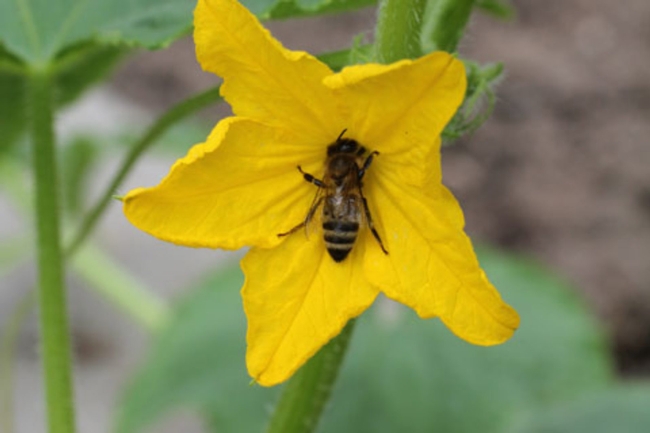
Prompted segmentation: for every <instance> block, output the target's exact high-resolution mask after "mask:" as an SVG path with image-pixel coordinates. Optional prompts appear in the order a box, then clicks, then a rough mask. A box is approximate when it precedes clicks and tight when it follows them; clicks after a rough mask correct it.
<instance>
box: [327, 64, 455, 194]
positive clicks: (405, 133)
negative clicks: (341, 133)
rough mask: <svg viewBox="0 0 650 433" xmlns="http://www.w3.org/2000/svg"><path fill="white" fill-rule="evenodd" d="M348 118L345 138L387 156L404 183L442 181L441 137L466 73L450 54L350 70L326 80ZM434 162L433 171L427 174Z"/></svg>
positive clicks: (384, 156) (387, 159) (453, 110)
mask: <svg viewBox="0 0 650 433" xmlns="http://www.w3.org/2000/svg"><path fill="white" fill-rule="evenodd" d="M324 83H325V84H326V85H327V86H329V87H331V88H332V89H333V90H334V92H335V94H336V96H337V97H338V98H339V101H341V103H342V104H344V106H343V107H341V110H342V111H343V112H345V113H346V120H347V123H346V127H347V128H348V132H347V133H346V135H347V136H349V137H351V138H355V139H356V140H357V141H359V142H360V143H361V144H362V145H364V146H365V147H366V148H368V149H371V150H376V151H379V152H380V153H381V155H382V156H383V157H382V158H381V159H382V160H383V163H384V164H392V170H393V171H400V172H401V174H402V177H403V179H402V181H403V182H407V183H410V184H413V185H419V186H421V185H424V184H425V183H427V182H428V181H430V180H431V179H438V181H440V178H441V174H440V169H439V155H438V152H439V147H440V141H439V136H440V133H441V132H442V130H443V128H444V127H445V125H446V124H447V122H448V121H449V120H450V119H451V117H452V116H453V115H454V113H455V112H456V110H457V109H458V107H459V106H460V104H461V103H462V101H463V97H464V96H465V88H466V78H465V68H464V66H463V64H462V62H460V61H459V60H457V59H455V58H453V57H452V56H450V55H449V54H447V53H443V52H436V53H431V54H428V55H426V56H424V57H422V58H419V59H417V60H402V61H399V62H396V63H393V64H390V65H377V64H367V65H359V66H351V67H348V68H345V69H343V70H342V71H341V72H340V73H338V74H334V75H331V76H329V77H327V78H326V79H325V81H324ZM429 161H433V162H434V163H435V164H433V168H431V167H427V169H426V170H425V169H424V164H425V162H427V163H428V162H429Z"/></svg>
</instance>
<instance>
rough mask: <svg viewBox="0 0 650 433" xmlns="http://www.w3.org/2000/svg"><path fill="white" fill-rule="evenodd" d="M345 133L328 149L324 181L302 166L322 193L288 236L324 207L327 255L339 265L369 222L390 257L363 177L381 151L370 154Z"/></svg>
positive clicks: (303, 173) (376, 237)
mask: <svg viewBox="0 0 650 433" xmlns="http://www.w3.org/2000/svg"><path fill="white" fill-rule="evenodd" d="M345 131H346V130H343V132H341V134H340V135H339V137H338V138H337V139H336V141H335V142H334V143H332V144H331V145H329V146H328V147H327V160H326V162H325V174H324V176H323V179H322V180H321V179H317V178H316V177H314V176H313V175H311V174H309V173H305V172H304V171H303V170H302V168H301V167H300V166H298V171H300V173H301V174H302V176H303V178H304V179H305V180H306V181H307V182H309V183H312V184H314V185H316V186H317V187H318V192H317V193H316V196H315V197H314V201H313V202H312V205H311V207H310V209H309V212H308V213H307V216H306V218H305V220H304V221H303V222H301V223H300V224H298V225H297V226H295V227H294V228H292V229H291V230H289V231H288V232H286V233H280V234H278V236H286V235H289V234H291V233H293V232H295V231H296V230H298V229H300V228H302V227H306V226H308V225H309V222H310V221H311V220H312V218H313V217H314V215H315V213H316V211H317V210H318V209H319V208H320V207H321V205H322V208H323V210H322V223H323V237H324V239H325V246H326V247H327V252H328V253H329V255H330V256H331V257H332V259H334V261H335V262H337V263H338V262H342V261H343V260H345V258H346V257H347V256H348V254H350V251H352V247H353V246H354V243H355V241H356V239H357V235H358V233H359V228H360V227H361V225H362V224H363V222H364V221H363V218H364V216H365V222H366V224H367V225H368V228H369V229H370V231H371V232H372V235H373V236H374V237H375V239H376V240H377V242H378V243H379V246H380V247H381V250H382V251H383V252H384V254H388V251H386V248H384V244H383V243H382V241H381V238H380V237H379V233H377V230H376V229H375V227H374V225H373V223H372V217H371V216H370V209H368V202H367V201H366V198H365V197H364V196H363V189H362V186H363V182H362V180H363V176H364V174H365V173H366V171H367V170H368V168H369V167H370V164H371V163H372V160H373V158H374V157H375V156H377V155H379V152H377V151H373V152H370V154H368V155H367V156H365V158H364V155H366V154H367V153H368V151H367V150H366V148H365V147H363V146H361V145H360V144H359V143H358V142H357V141H356V140H353V139H350V138H343V134H345Z"/></svg>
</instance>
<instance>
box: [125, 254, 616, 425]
mask: <svg viewBox="0 0 650 433" xmlns="http://www.w3.org/2000/svg"><path fill="white" fill-rule="evenodd" d="M479 255H480V259H481V263H482V265H483V267H484V268H485V270H486V272H487V273H488V274H489V275H490V278H491V279H492V280H493V282H494V283H495V285H497V287H499V289H500V291H501V293H502V294H503V296H504V297H505V299H507V300H508V301H509V302H511V303H512V305H514V307H515V308H517V310H518V311H519V313H520V314H521V316H522V318H523V320H522V326H521V329H520V330H518V331H517V333H516V335H515V337H514V338H513V339H512V340H511V341H510V342H508V343H506V344H504V345H501V346H497V347H490V348H485V347H478V346H472V345H470V344H467V343H465V342H463V341H461V340H459V339H458V338H456V337H455V336H453V335H451V333H450V332H449V331H448V330H447V329H446V328H445V327H444V326H443V325H442V324H441V323H440V322H439V321H438V320H427V321H424V320H420V319H418V318H417V317H416V316H415V315H414V314H413V313H412V312H410V311H409V310H406V309H405V308H403V307H401V306H398V305H396V304H392V303H386V302H385V301H380V302H379V303H378V305H375V307H373V309H372V310H371V311H369V312H368V313H366V314H364V315H363V316H362V317H361V318H360V319H359V323H358V324H357V329H356V330H355V334H354V336H353V341H352V344H351V349H350V352H349V353H348V358H347V360H346V362H345V364H344V367H343V371H342V375H341V378H340V379H339V383H338V385H337V387H336V389H335V391H334V395H333V398H332V402H331V405H330V407H329V410H328V411H327V412H326V415H325V418H324V422H323V424H322V425H321V429H320V430H319V431H322V432H328V433H329V432H337V433H338V432H340V433H345V432H355V433H357V432H360V433H364V432H368V433H370V432H372V433H384V432H385V433H394V432H396V431H407V432H409V433H419V432H422V433H424V432H431V431H443V432H446V433H475V432H477V431H481V432H486V433H490V432H494V433H501V432H503V431H504V430H505V429H506V428H507V427H508V426H509V424H510V422H511V421H512V420H513V419H514V418H515V417H516V416H517V415H519V414H523V413H529V412H533V413H534V412H535V410H538V409H541V408H543V407H545V406H546V405H548V404H551V403H554V402H561V401H568V400H571V399H573V398H577V397H580V396H581V395H583V394H585V393H589V392H593V391H596V390H602V389H607V387H609V386H611V384H612V383H613V379H612V366H611V360H610V358H609V355H608V349H607V347H606V346H605V344H604V341H603V338H602V334H601V331H600V329H599V328H598V326H597V324H596V323H595V321H594V320H593V318H592V317H591V316H590V315H589V313H588V312H587V310H586V308H585V306H584V305H583V303H582V301H581V300H580V299H579V298H578V297H577V296H576V295H575V293H574V292H573V290H572V289H571V288H570V287H568V286H567V285H566V284H564V283H563V282H562V281H560V280H558V279H557V278H555V277H553V276H552V275H550V274H549V273H548V272H547V271H545V270H543V269H541V268H539V267H538V266H536V265H535V264H532V263H530V262H529V261H527V260H523V259H521V258H518V257H515V256H512V255H507V254H503V253H500V252H497V251H495V250H492V249H482V250H481V251H480V254H479ZM242 280H243V278H242V276H241V274H240V271H239V270H238V269H236V267H232V268H230V269H228V270H227V271H225V272H219V273H217V274H215V275H213V276H212V277H210V278H208V279H207V280H206V281H204V282H203V283H202V284H199V286H197V287H196V288H195V289H194V290H193V291H192V293H191V294H190V295H189V296H188V298H187V299H186V300H185V301H184V302H182V303H181V304H180V306H179V308H178V311H177V314H176V317H175V319H174V320H172V321H171V322H170V323H169V325H168V327H167V328H166V330H164V331H163V332H162V333H161V335H160V336H159V338H158V339H157V341H156V342H155V344H154V346H153V349H152V351H151V353H150V354H149V357H148V358H147V360H146V361H145V363H144V364H143V365H142V367H141V369H140V370H139V372H138V373H137V374H136V376H135V377H134V379H133V383H132V384H131V386H130V387H129V388H128V391H127V393H126V394H125V396H124V399H123V400H122V403H121V405H120V413H119V416H118V422H117V431H118V432H119V433H135V432H139V431H142V429H143V428H144V427H145V426H147V425H149V424H151V423H152V422H154V421H156V420H157V419H159V418H160V417H162V416H163V415H165V414H167V413H169V412H171V411H173V410H174V409H177V408H180V407H184V408H187V407H193V408H195V409H196V410H197V411H198V412H199V413H200V414H202V415H203V416H204V418H205V419H206V420H207V423H208V424H209V425H210V426H211V431H214V432H217V431H261V429H262V427H263V425H264V424H265V422H266V418H267V416H268V414H269V413H270V410H271V408H272V405H273V402H274V401H275V398H276V395H277V391H278V390H277V389H276V388H272V389H266V388H262V387H259V386H248V383H249V380H250V379H249V378H248V376H247V373H246V370H245V365H244V353H245V317H244V314H243V312H242V310H241V305H240V300H239V294H238V289H239V287H240V286H241V284H242ZM576 432H578V431H576Z"/></svg>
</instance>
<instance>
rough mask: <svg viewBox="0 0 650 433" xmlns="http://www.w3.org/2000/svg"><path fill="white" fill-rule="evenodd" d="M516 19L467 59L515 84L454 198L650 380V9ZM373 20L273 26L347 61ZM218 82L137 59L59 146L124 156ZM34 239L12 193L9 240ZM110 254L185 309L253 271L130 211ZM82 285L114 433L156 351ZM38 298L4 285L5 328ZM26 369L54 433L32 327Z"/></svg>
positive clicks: (31, 430) (529, 8)
mask: <svg viewBox="0 0 650 433" xmlns="http://www.w3.org/2000/svg"><path fill="white" fill-rule="evenodd" d="M513 4H514V7H515V9H516V12H517V17H516V19H514V20H513V21H511V22H503V21H499V20H496V19H494V18H492V17H488V16H485V15H481V14H480V13H476V14H475V15H474V17H473V19H472V22H471V24H470V26H469V29H468V32H467V34H466V36H465V38H464V39H463V42H462V44H461V47H460V53H461V55H462V56H463V57H467V58H471V59H474V60H477V61H480V62H496V61H499V62H503V63H504V64H505V67H506V75H505V79H504V80H503V82H502V84H501V85H500V86H499V88H498V91H497V97H498V100H497V105H496V109H495V111H494V114H493V116H492V117H491V118H490V119H489V120H488V122H487V123H486V124H485V125H484V126H483V127H482V128H481V129H479V130H478V131H477V132H475V133H474V134H473V135H471V136H469V137H465V138H463V139H462V140H461V141H460V142H458V143H456V144H455V145H454V146H450V147H447V148H445V149H444V151H443V170H444V179H445V183H446V184H447V185H448V186H449V187H450V188H451V190H452V191H453V192H454V193H455V195H456V196H457V198H458V199H459V201H460V202H461V204H462V206H463V208H464V210H465V215H466V220H467V231H468V232H469V234H470V235H471V236H472V237H473V239H475V240H477V241H483V242H485V243H489V244H492V245H497V246H500V247H503V248H505V249H507V250H509V251H516V252H519V253H522V254H524V255H526V256H529V257H532V258H534V259H536V260H538V261H540V262H541V263H543V264H544V265H546V266H548V267H549V268H551V269H553V270H555V271H556V272H557V273H558V274H559V275H561V276H562V277H563V278H564V279H565V280H567V281H568V282H570V283H571V284H572V285H573V286H574V287H576V288H577V289H578V291H579V294H580V296H581V297H582V298H583V299H584V301H585V303H586V305H587V306H588V308H589V309H590V310H591V311H593V313H594V315H595V316H596V317H597V319H598V321H599V323H600V326H601V328H602V330H603V331H604V332H605V334H606V335H607V337H608V342H609V345H610V349H611V353H612V355H613V358H614V365H615V367H616V369H617V372H618V374H620V375H621V377H623V378H625V379H629V380H635V379H647V378H648V375H650V167H649V164H650V138H649V137H650V2H648V1H647V0H627V1H625V2H611V1H607V0H547V1H545V2H525V1H514V2H513ZM375 17H376V11H375V10H374V9H373V8H368V9H364V10H361V11H358V12H354V13H348V14H344V15H336V16H325V17H319V18H307V19H299V20H291V21H284V22H271V23H269V24H268V27H269V28H270V29H271V32H272V33H273V34H274V35H275V36H276V37H277V38H278V39H280V40H281V41H282V42H283V43H284V44H285V45H286V46H287V47H289V48H292V49H305V50H308V51H310V52H313V53H319V52H323V51H329V50H336V49H342V48H345V47H348V46H349V45H350V43H351V41H352V40H353V38H354V37H355V36H357V35H359V34H365V35H366V38H369V39H371V38H372V30H373V26H374V23H375ZM217 83H218V79H217V78H216V77H214V76H212V75H210V74H206V73H203V72H202V71H201V69H200V67H199V65H198V64H197V63H196V60H195V58H194V49H193V44H192V41H191V39H190V38H185V39H182V40H179V41H178V42H176V43H174V44H173V45H172V46H171V47H170V48H169V49H166V50H161V51H157V52H144V51H142V52H136V53H134V54H132V55H130V56H129V57H128V58H126V59H125V60H124V61H123V62H122V63H121V64H120V65H119V66H118V67H117V69H116V70H115V73H114V74H113V76H112V78H111V80H110V82H109V83H108V84H105V85H102V86H101V87H99V88H96V89H94V90H92V91H91V92H89V93H88V94H87V95H86V96H85V97H84V98H83V99H82V100H80V101H79V102H78V103H77V104H75V105H74V106H72V107H70V108H68V109H67V110H66V111H65V112H64V113H63V114H62V115H61V117H60V119H59V127H60V133H61V134H62V136H63V137H75V136H78V135H84V134H98V133H100V134H101V133H105V134H106V135H107V136H111V137H115V138H113V140H116V141H119V139H120V138H119V137H120V134H122V133H124V131H129V130H131V131H138V130H139V129H141V127H142V125H144V124H147V123H148V122H150V121H151V120H152V119H154V118H155V117H156V116H157V115H159V114H160V113H162V112H163V111H164V110H165V109H167V108H169V107H170V106H171V105H172V104H174V103H176V102H178V101H181V100H182V99H184V98H186V97H188V96H190V95H192V94H194V93H196V92H198V91H200V90H202V89H205V88H207V87H210V86H214V85H215V84H217ZM227 113H228V108H227V106H225V105H221V106H219V107H216V108H214V109H210V110H208V111H206V112H204V113H202V115H201V116H202V117H201V119H200V120H199V121H198V122H197V126H196V131H198V132H196V135H197V137H201V135H202V134H204V133H205V131H207V130H208V129H209V127H210V125H212V124H214V123H215V122H216V121H217V120H218V118H220V117H221V116H223V115H225V114H227ZM197 139H200V138H197ZM109 141H110V140H109ZM112 145H115V146H119V143H112ZM183 154H184V150H183V147H182V146H178V147H176V148H172V150H170V151H169V152H167V153H166V154H155V155H152V156H150V157H147V158H146V159H145V160H144V161H142V162H141V163H140V164H139V165H138V167H137V169H136V170H135V172H134V173H133V175H132V176H131V177H130V178H129V179H128V180H127V182H126V184H125V186H124V190H123V191H120V192H126V191H127V190H129V189H131V188H133V187H136V186H145V185H153V184H155V183H157V182H158V181H159V180H160V178H161V177H162V176H164V175H165V174H166V173H167V170H168V168H169V166H170V164H171V163H172V162H173V161H174V160H175V159H176V158H178V157H180V156H182V155H183ZM118 161H119V157H118V155H115V156H114V157H113V158H111V157H108V158H107V159H106V161H105V164H104V165H103V166H102V168H101V170H100V171H98V172H97V173H95V174H94V178H93V181H92V184H91V185H89V196H90V197H94V195H93V194H94V193H95V192H97V191H98V190H99V189H100V186H102V185H104V184H105V182H106V180H107V179H108V178H109V177H110V175H111V173H112V172H113V170H114V169H115V167H116V165H117V163H118ZM28 224H29V222H28V221H25V220H24V218H23V216H21V214H20V212H17V211H16V209H14V208H13V206H12V205H11V204H10V203H9V202H8V201H6V200H5V199H4V198H3V197H2V196H1V195H0V239H2V236H5V237H8V236H9V235H10V234H12V233H15V232H16V231H20V230H23V229H26V228H27V227H28ZM95 238H96V242H97V243H98V244H100V245H101V246H102V247H104V248H105V249H106V250H107V251H108V253H109V254H110V255H111V257H113V258H114V260H115V261H116V262H118V263H119V264H121V265H122V266H124V267H125V268H126V269H127V270H129V271H130V272H131V273H132V275H133V277H134V278H136V279H137V280H141V281H142V282H143V283H145V284H146V285H147V286H149V287H151V288H153V289H154V290H155V291H156V292H158V294H159V295H160V296H162V297H164V298H166V299H169V300H173V299H176V298H178V297H181V296H182V295H183V293H182V288H183V287H185V286H186V285H187V284H188V282H190V281H195V280H196V279H197V278H199V276H200V275H201V274H202V273H204V272H205V271H206V270H212V269H215V268H217V267H219V266H224V265H225V264H228V263H236V261H237V260H238V258H239V257H240V256H241V254H238V253H230V254H226V253H223V252H218V251H216V252H215V251H202V250H191V249H185V248H178V247H173V246H171V245H168V244H165V243H162V242H159V241H157V240H155V239H152V238H150V237H148V236H147V235H145V234H143V233H141V232H139V231H137V230H136V229H134V228H133V227H131V226H130V225H129V224H128V223H127V222H126V221H125V219H124V217H123V216H122V213H121V210H120V206H119V205H118V203H114V204H112V206H111V209H110V211H109V212H108V213H107V215H106V217H105V218H104V219H103V222H102V225H101V227H100V229H99V230H98V233H97V235H96V237H95ZM84 284H87V282H85V281H84V280H83V279H79V278H70V287H71V293H70V302H71V307H70V308H71V314H72V321H73V323H72V326H73V335H74V350H75V359H76V377H75V385H76V394H77V399H78V404H79V406H78V419H79V421H78V422H79V426H80V431H81V432H89V433H95V432H98V433H99V432H102V433H103V432H108V431H109V428H110V425H111V418H112V417H113V416H114V414H113V411H114V410H115V405H116V402H117V399H118V396H119V393H120V392H121V390H122V389H123V387H124V385H125V383H127V382H128V380H129V377H130V376H131V375H132V374H133V372H134V370H135V369H136V368H137V367H138V365H140V364H141V363H142V360H143V358H144V357H145V356H146V355H145V354H146V352H147V348H148V346H149V337H148V335H147V333H146V332H145V331H144V330H142V329H141V328H140V327H139V326H137V325H136V324H134V323H133V321H132V319H131V318H129V317H127V316H125V315H123V314H122V313H121V312H119V311H116V310H115V309H114V308H113V307H112V306H111V305H109V304H108V303H107V302H106V301H105V300H104V299H102V298H101V297H99V296H97V295H96V294H95V293H93V292H91V291H88V290H86V289H85V288H84ZM33 285H34V278H33V269H32V264H30V263H26V264H21V265H20V266H19V267H17V268H16V269H14V270H12V271H11V272H10V273H8V274H6V275H3V279H2V289H1V290H0V323H6V320H7V318H8V317H9V315H10V313H11V312H12V311H14V309H15V308H16V305H18V304H19V302H20V299H21V297H22V296H23V294H24V293H25V291H26V290H27V288H29V287H32V286H33ZM506 299H508V298H507V297H506ZM522 320H523V321H525V320H526V317H525V316H524V317H522ZM548 320H549V321H553V317H549V318H548ZM15 356H16V363H15V372H14V387H15V393H16V394H15V395H16V400H15V416H16V432H18V433H37V432H41V431H44V430H43V427H42V425H43V416H44V414H43V411H44V407H43V402H42V397H41V396H42V385H41V377H40V361H39V355H38V348H37V327H36V322H35V320H33V318H32V320H28V321H27V322H26V325H25V326H24V327H22V329H21V331H20V338H19V345H18V348H17V351H16V354H15ZM649 429H650V427H649ZM151 431H156V432H163V433H164V432H179V431H182V432H200V431H203V427H202V422H201V421H200V420H199V419H198V418H197V417H196V416H195V415H193V414H192V413H191V412H187V413H185V412H183V411H181V412H176V414H175V415H174V416H173V417H172V418H167V419H166V421H165V423H164V424H160V425H156V427H155V428H152V429H151Z"/></svg>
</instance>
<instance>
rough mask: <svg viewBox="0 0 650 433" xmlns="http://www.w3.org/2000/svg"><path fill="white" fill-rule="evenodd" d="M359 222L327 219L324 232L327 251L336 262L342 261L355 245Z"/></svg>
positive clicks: (324, 223)
mask: <svg viewBox="0 0 650 433" xmlns="http://www.w3.org/2000/svg"><path fill="white" fill-rule="evenodd" d="M358 232H359V223H357V222H354V221H332V220H330V221H325V222H323V233H324V238H325V246H326V247H327V252H328V253H329V255H330V256H331V257H332V259H334V261H335V262H342V261H343V260H344V259H345V258H346V257H347V256H348V254H350V251H352V247H353V246H354V241H356V239H357V233H358Z"/></svg>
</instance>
